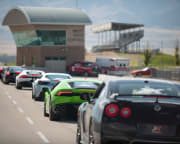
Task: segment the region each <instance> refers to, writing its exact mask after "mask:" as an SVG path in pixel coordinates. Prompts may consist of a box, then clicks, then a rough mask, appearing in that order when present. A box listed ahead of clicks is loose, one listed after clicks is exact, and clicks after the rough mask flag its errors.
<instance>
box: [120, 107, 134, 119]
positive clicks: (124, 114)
mask: <svg viewBox="0 0 180 144" xmlns="http://www.w3.org/2000/svg"><path fill="white" fill-rule="evenodd" d="M120 114H121V116H122V117H124V118H128V117H130V116H131V109H130V108H128V107H124V108H122V109H121V112H120Z"/></svg>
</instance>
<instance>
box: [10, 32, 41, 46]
mask: <svg viewBox="0 0 180 144" xmlns="http://www.w3.org/2000/svg"><path fill="white" fill-rule="evenodd" d="M13 37H14V40H15V41H16V46H17V47H23V46H37V45H39V44H38V37H37V34H36V32H35V31H24V32H13Z"/></svg>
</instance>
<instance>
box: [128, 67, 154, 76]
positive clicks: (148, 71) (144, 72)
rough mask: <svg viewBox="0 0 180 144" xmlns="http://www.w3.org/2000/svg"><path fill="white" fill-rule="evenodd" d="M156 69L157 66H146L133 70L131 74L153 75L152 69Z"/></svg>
mask: <svg viewBox="0 0 180 144" xmlns="http://www.w3.org/2000/svg"><path fill="white" fill-rule="evenodd" d="M154 70H155V68H151V67H145V68H143V69H142V70H135V71H132V72H131V74H132V75H133V76H151V74H152V71H154Z"/></svg>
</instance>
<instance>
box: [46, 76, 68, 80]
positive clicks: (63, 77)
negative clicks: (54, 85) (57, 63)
mask: <svg viewBox="0 0 180 144" xmlns="http://www.w3.org/2000/svg"><path fill="white" fill-rule="evenodd" d="M46 77H47V78H48V79H50V80H53V79H57V78H62V79H69V78H70V77H69V76H67V75H47V76H46Z"/></svg>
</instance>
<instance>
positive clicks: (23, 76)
mask: <svg viewBox="0 0 180 144" xmlns="http://www.w3.org/2000/svg"><path fill="white" fill-rule="evenodd" d="M27 77H28V76H27V75H21V76H20V78H27Z"/></svg>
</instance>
